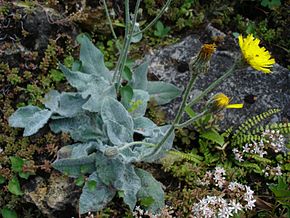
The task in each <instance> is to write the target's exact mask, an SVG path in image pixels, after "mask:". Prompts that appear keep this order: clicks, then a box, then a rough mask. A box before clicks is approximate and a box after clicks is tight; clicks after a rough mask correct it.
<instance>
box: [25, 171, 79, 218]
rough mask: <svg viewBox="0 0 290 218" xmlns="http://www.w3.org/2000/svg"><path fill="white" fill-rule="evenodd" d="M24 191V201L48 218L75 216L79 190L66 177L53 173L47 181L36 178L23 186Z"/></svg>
mask: <svg viewBox="0 0 290 218" xmlns="http://www.w3.org/2000/svg"><path fill="white" fill-rule="evenodd" d="M24 190H25V191H24V193H25V195H24V199H25V200H26V201H27V202H31V203H33V204H35V205H36V206H37V207H38V209H39V210H40V211H41V212H42V213H43V214H44V215H46V216H47V217H48V218H54V217H71V216H74V215H75V214H77V212H76V211H75V210H76V209H75V208H77V202H78V199H79V195H80V189H78V188H77V187H76V186H75V184H74V182H73V180H72V179H69V178H68V177H66V176H63V175H60V174H59V173H56V172H53V173H52V174H51V176H50V178H49V179H48V181H46V180H44V178H42V177H36V178H34V179H32V180H30V181H29V182H28V183H27V184H26V185H25V189H24ZM64 211H65V214H64ZM64 215H65V216H64Z"/></svg>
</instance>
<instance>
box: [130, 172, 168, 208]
mask: <svg viewBox="0 0 290 218" xmlns="http://www.w3.org/2000/svg"><path fill="white" fill-rule="evenodd" d="M135 172H136V174H137V175H138V176H139V178H140V179H141V188H140V190H139V191H138V194H137V197H138V199H140V200H142V199H144V198H151V199H152V200H153V203H152V204H151V205H150V206H149V207H148V208H147V210H148V211H151V212H153V213H157V212H158V211H160V210H161V209H162V208H164V206H165V204H164V191H163V189H162V184H161V183H160V182H158V181H157V180H156V179H154V177H153V176H152V175H151V174H150V173H148V172H147V171H145V170H142V169H138V168H135Z"/></svg>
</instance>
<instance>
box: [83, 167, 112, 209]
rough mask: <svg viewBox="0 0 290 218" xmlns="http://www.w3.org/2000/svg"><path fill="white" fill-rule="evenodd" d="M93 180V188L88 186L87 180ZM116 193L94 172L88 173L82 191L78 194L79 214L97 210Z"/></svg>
mask: <svg viewBox="0 0 290 218" xmlns="http://www.w3.org/2000/svg"><path fill="white" fill-rule="evenodd" d="M90 181H94V182H95V187H94V189H93V190H91V188H90V187H89V182H90ZM115 194H116V190H115V189H114V188H112V187H109V186H106V185H105V184H104V183H103V182H102V181H101V180H100V179H99V177H98V176H97V174H96V173H93V174H91V175H90V177H89V179H88V181H87V182H86V184H85V186H84V188H83V192H82V194H81V196H80V202H79V211H80V214H84V213H87V212H93V211H99V210H101V209H103V208H104V207H105V206H106V205H107V203H109V202H110V201H111V200H112V199H113V197H114V196H115Z"/></svg>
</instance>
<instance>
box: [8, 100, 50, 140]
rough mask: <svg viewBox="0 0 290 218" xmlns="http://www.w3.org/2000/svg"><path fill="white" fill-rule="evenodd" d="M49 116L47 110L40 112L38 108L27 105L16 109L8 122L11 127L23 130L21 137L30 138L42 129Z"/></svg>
mask: <svg viewBox="0 0 290 218" xmlns="http://www.w3.org/2000/svg"><path fill="white" fill-rule="evenodd" d="M51 115H52V112H51V111H49V110H47V109H45V110H41V109H40V108H39V107H35V106H30V105H29V106H26V107H22V108H19V109H17V111H15V112H14V113H13V114H12V115H11V116H10V117H9V120H8V121H9V125H10V126H12V127H20V128H24V132H23V136H30V135H33V134H35V133H36V132H37V131H38V130H39V129H40V128H42V127H43V126H44V125H45V124H46V123H47V121H48V120H49V118H50V116H51Z"/></svg>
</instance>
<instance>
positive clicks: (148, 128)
mask: <svg viewBox="0 0 290 218" xmlns="http://www.w3.org/2000/svg"><path fill="white" fill-rule="evenodd" d="M156 127H157V125H156V124H155V123H154V122H153V121H152V120H150V119H148V118H147V117H138V118H135V119H134V132H137V133H139V134H142V135H144V136H147V137H148V136H151V137H152V136H153V130H154V129H155V128H156Z"/></svg>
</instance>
